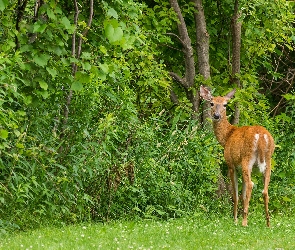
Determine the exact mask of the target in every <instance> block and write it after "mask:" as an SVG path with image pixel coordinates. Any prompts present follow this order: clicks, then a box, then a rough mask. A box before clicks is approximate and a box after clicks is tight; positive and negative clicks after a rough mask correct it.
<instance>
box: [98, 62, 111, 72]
mask: <svg viewBox="0 0 295 250" xmlns="http://www.w3.org/2000/svg"><path fill="white" fill-rule="evenodd" d="M99 67H100V68H101V69H102V71H103V72H104V73H106V74H107V73H109V66H108V65H107V64H106V63H103V64H99Z"/></svg>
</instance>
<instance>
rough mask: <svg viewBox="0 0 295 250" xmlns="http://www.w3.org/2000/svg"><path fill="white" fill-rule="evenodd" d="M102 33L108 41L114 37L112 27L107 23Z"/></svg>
mask: <svg viewBox="0 0 295 250" xmlns="http://www.w3.org/2000/svg"><path fill="white" fill-rule="evenodd" d="M104 32H105V36H106V37H107V39H109V40H110V39H111V38H112V37H113V35H114V27H113V26H112V25H111V24H110V23H109V24H107V25H106V27H105V29H104Z"/></svg>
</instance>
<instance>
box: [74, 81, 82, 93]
mask: <svg viewBox="0 0 295 250" xmlns="http://www.w3.org/2000/svg"><path fill="white" fill-rule="evenodd" d="M82 89H83V85H82V83H80V82H73V84H72V87H71V90H74V91H81V90H82Z"/></svg>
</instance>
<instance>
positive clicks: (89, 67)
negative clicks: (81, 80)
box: [82, 62, 91, 70]
mask: <svg viewBox="0 0 295 250" xmlns="http://www.w3.org/2000/svg"><path fill="white" fill-rule="evenodd" d="M82 68H83V69H85V70H90V69H91V64H90V63H88V62H85V63H83V62H82Z"/></svg>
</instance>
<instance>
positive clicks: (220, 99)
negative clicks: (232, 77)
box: [200, 86, 236, 121]
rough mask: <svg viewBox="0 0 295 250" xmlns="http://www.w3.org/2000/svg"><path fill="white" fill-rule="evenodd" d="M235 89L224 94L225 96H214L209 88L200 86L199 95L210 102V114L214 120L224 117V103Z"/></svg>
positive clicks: (232, 94) (225, 103)
mask: <svg viewBox="0 0 295 250" xmlns="http://www.w3.org/2000/svg"><path fill="white" fill-rule="evenodd" d="M235 93H236V90H235V89H233V90H232V91H231V92H229V93H228V94H226V95H225V96H216V97H213V96H212V95H211V92H210V90H209V89H207V88H206V87H204V86H201V87H200V95H201V97H202V98H203V99H204V100H206V101H208V102H210V105H211V116H212V119H213V120H215V121H219V120H220V119H222V118H223V117H226V105H227V103H228V101H229V100H230V99H231V98H232V97H233V96H234V94H235Z"/></svg>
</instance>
